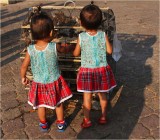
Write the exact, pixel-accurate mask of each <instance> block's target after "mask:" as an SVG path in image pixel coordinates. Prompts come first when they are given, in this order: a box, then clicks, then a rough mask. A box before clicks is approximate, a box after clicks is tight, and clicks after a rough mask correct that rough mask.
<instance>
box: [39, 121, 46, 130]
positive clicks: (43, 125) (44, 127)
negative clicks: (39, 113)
mask: <svg viewBox="0 0 160 140" xmlns="http://www.w3.org/2000/svg"><path fill="white" fill-rule="evenodd" d="M39 128H40V130H41V131H42V132H47V131H48V123H41V122H40V123H39Z"/></svg>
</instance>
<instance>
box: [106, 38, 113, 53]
mask: <svg viewBox="0 0 160 140" xmlns="http://www.w3.org/2000/svg"><path fill="white" fill-rule="evenodd" d="M106 50H107V53H108V54H112V45H111V44H110V42H109V39H108V36H107V35H106Z"/></svg>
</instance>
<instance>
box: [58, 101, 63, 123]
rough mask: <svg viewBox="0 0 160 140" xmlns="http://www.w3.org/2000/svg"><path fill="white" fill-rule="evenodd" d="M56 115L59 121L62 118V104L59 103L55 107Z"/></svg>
mask: <svg viewBox="0 0 160 140" xmlns="http://www.w3.org/2000/svg"><path fill="white" fill-rule="evenodd" d="M56 115H57V120H59V121H62V120H64V114H63V104H60V105H58V106H57V107H56Z"/></svg>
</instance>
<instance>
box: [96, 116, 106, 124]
mask: <svg viewBox="0 0 160 140" xmlns="http://www.w3.org/2000/svg"><path fill="white" fill-rule="evenodd" d="M98 122H99V124H106V123H107V120H106V119H105V118H102V117H101V118H100V119H99V121H98Z"/></svg>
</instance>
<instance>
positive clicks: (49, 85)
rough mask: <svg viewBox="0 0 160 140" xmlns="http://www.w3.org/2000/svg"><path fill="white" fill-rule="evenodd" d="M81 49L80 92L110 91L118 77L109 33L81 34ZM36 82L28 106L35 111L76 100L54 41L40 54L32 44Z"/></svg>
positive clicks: (78, 85) (78, 80) (31, 57)
mask: <svg viewBox="0 0 160 140" xmlns="http://www.w3.org/2000/svg"><path fill="white" fill-rule="evenodd" d="M79 39H80V47H81V67H80V69H79V72H78V74H77V91H79V92H109V91H110V90H111V89H112V88H114V87H115V86H116V82H115V78H114V75H113V72H112V70H111V68H110V66H109V65H108V63H107V59H106V39H105V33H104V32H102V31H98V32H97V34H96V35H94V36H91V35H89V34H88V33H87V32H82V33H80V34H79ZM27 49H28V53H29V55H30V59H31V69H32V73H33V82H32V86H31V88H30V91H29V99H28V103H29V104H30V105H31V106H33V109H36V108H38V107H46V108H51V109H55V107H56V106H57V105H58V104H60V103H62V102H64V101H65V100H67V99H69V98H71V97H72V92H71V90H70V88H69V87H68V85H67V83H66V81H65V80H64V78H63V77H62V76H61V75H60V71H59V67H58V61H57V51H56V43H53V42H50V43H48V46H47V47H46V48H45V50H42V51H39V50H37V49H36V48H35V46H34V45H30V46H29V47H28V48H27Z"/></svg>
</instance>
